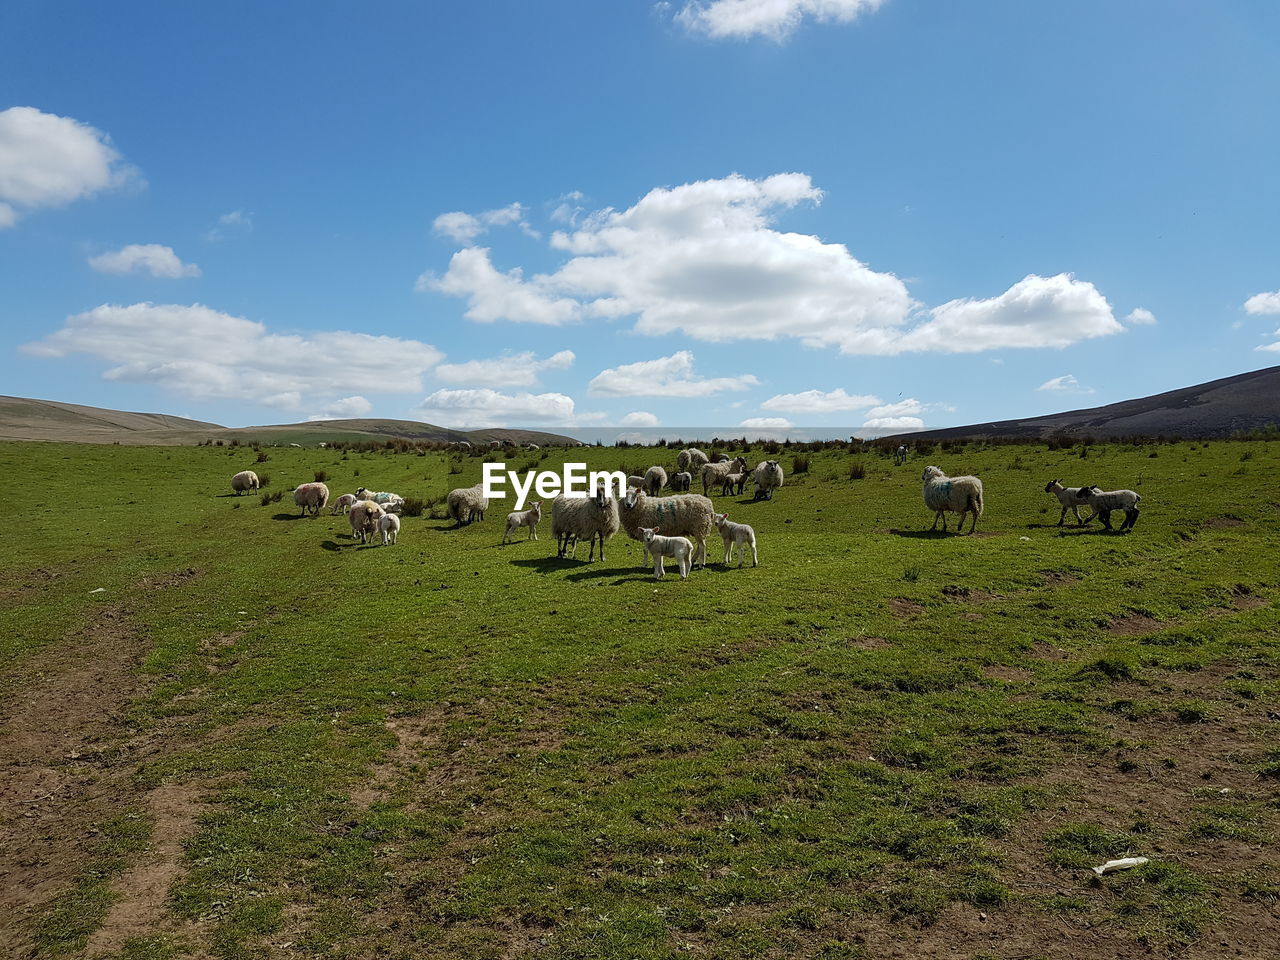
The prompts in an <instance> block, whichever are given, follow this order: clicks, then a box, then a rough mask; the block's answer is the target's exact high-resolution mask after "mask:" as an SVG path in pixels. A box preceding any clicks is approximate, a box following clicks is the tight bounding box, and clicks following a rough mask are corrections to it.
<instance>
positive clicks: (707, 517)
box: [618, 489, 715, 567]
mask: <svg viewBox="0 0 1280 960" xmlns="http://www.w3.org/2000/svg"><path fill="white" fill-rule="evenodd" d="M618 513H619V516H620V517H621V518H622V529H623V530H625V531H626V532H627V536H629V537H630V538H631V539H632V540H642V539H643V535H642V534H641V533H640V529H641V527H646V526H648V527H661V528H662V529H663V530H666V531H667V533H668V534H669V535H670V536H673V537H674V536H680V537H688V538H689V539H690V540H692V541H693V542H694V543H695V544H697V548H698V549H697V553H696V554H695V555H694V558H693V562H694V564H696V565H697V566H699V567H705V566H706V565H707V537H708V536H709V535H710V534H711V528H712V517H713V516H714V515H715V507H714V506H713V505H712V503H711V501H710V500H708V499H707V498H706V497H704V496H702V495H700V494H697V493H683V494H679V495H677V496H674V497H650V496H647V495H646V494H645V492H644V491H643V490H640V489H631V490H628V491H627V496H626V498H625V499H624V500H623V501H622V503H620V504H619V505H618Z"/></svg>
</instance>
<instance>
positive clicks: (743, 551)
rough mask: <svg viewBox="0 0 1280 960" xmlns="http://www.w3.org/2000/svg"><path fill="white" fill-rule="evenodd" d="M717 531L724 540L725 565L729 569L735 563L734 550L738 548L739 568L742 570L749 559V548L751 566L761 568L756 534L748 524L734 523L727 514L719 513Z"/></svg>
mask: <svg viewBox="0 0 1280 960" xmlns="http://www.w3.org/2000/svg"><path fill="white" fill-rule="evenodd" d="M715 523H716V529H717V530H719V531H720V536H721V538H722V539H723V540H724V565H725V566H726V567H727V566H728V565H729V564H731V563H733V548H734V547H735V546H736V547H737V548H738V568H739V569H741V568H742V564H743V562H744V561H745V560H746V559H747V547H748V546H749V547H751V565H752V566H753V567H758V566H760V561H759V559H758V557H757V555H756V532H755V530H753V529H752V528H751V527H750V526H749V525H748V524H745V523H734V522H733V521H731V520H730V519H729V515H728V514H727V513H717V514H716V515H715Z"/></svg>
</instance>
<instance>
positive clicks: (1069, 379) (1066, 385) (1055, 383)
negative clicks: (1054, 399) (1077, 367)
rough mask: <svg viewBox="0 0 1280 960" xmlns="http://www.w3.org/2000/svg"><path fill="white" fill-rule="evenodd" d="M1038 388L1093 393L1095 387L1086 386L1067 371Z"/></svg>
mask: <svg viewBox="0 0 1280 960" xmlns="http://www.w3.org/2000/svg"><path fill="white" fill-rule="evenodd" d="M1036 389H1037V390H1044V391H1046V392H1049V393H1093V392H1094V389H1093V387H1086V386H1084V385H1082V384H1081V383H1080V381H1079V380H1077V379H1076V378H1075V377H1074V376H1072V375H1071V374H1069V373H1065V374H1063V375H1062V376H1060V377H1054V378H1053V379H1052V380H1046V381H1045V382H1044V383H1042V384H1040V386H1038V387H1036Z"/></svg>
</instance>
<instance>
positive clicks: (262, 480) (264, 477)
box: [258, 473, 271, 489]
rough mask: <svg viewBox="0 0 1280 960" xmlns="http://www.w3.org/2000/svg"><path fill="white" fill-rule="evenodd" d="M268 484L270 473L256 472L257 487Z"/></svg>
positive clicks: (260, 487)
mask: <svg viewBox="0 0 1280 960" xmlns="http://www.w3.org/2000/svg"><path fill="white" fill-rule="evenodd" d="M270 484H271V474H269V473H260V474H258V489H262V488H263V487H266V486H269V485H270Z"/></svg>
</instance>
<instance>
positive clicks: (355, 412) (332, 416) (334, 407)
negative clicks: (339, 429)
mask: <svg viewBox="0 0 1280 960" xmlns="http://www.w3.org/2000/svg"><path fill="white" fill-rule="evenodd" d="M371 412H373V404H372V403H370V402H369V401H368V400H366V399H365V398H364V397H343V398H342V399H341V400H334V401H333V402H332V403H330V404H329V405H328V406H326V407H325V408H324V409H323V410H321V411H320V412H319V413H313V414H312V415H311V416H309V417H307V419H308V420H349V419H351V418H352V417H364V416H368V414H370V413H371Z"/></svg>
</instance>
